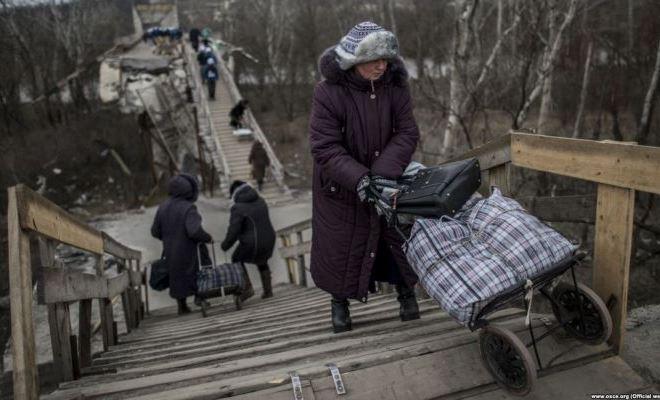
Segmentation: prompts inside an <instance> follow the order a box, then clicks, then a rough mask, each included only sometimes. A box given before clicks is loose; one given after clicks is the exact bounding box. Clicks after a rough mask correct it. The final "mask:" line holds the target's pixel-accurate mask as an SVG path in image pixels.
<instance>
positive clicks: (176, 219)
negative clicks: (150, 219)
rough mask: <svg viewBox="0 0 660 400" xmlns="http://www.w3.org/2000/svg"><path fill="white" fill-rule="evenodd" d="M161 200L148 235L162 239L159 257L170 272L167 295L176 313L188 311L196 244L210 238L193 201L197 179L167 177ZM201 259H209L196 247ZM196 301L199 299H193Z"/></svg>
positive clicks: (203, 249)
mask: <svg viewBox="0 0 660 400" xmlns="http://www.w3.org/2000/svg"><path fill="white" fill-rule="evenodd" d="M168 193H169V195H170V197H169V198H168V199H167V200H165V202H163V203H162V204H161V205H160V206H158V211H156V217H155V218H154V223H153V225H152V226H151V235H152V236H153V237H155V238H157V239H160V240H161V241H162V242H163V258H164V259H165V261H166V263H167V267H168V270H169V275H170V296H171V297H172V298H175V299H176V300H177V304H178V308H179V314H187V313H189V312H190V309H189V308H188V305H187V304H186V298H187V297H188V296H193V295H195V294H196V293H197V271H198V269H199V267H198V263H199V259H198V252H197V246H198V244H199V243H209V242H211V241H213V238H212V237H211V235H209V234H208V233H207V232H206V231H205V230H204V228H202V217H201V216H200V215H199V213H198V212H197V207H196V206H195V201H197V196H198V195H199V184H198V183H197V179H196V178H195V177H193V176H191V175H188V174H180V175H177V176H175V177H173V178H172V179H170V182H169V187H168ZM200 253H201V257H202V262H203V263H204V264H205V265H206V264H209V263H210V262H211V261H210V260H209V257H208V249H207V248H206V246H205V245H202V246H200ZM195 301H196V303H198V302H199V301H200V299H197V298H196V299H195Z"/></svg>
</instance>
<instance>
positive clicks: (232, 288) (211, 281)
mask: <svg viewBox="0 0 660 400" xmlns="http://www.w3.org/2000/svg"><path fill="white" fill-rule="evenodd" d="M244 284H245V277H244V269H243V266H242V265H241V263H225V264H218V265H207V266H202V267H201V268H200V270H199V272H198V273H197V294H198V295H200V296H202V297H211V296H216V295H217V293H219V292H220V291H221V288H223V289H224V291H225V293H227V294H229V293H235V292H240V290H241V288H243V285H244Z"/></svg>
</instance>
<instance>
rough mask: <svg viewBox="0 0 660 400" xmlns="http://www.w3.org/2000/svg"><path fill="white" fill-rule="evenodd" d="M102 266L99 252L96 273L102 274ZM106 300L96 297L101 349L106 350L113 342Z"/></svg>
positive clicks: (101, 256) (101, 257)
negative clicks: (101, 342)
mask: <svg viewBox="0 0 660 400" xmlns="http://www.w3.org/2000/svg"><path fill="white" fill-rule="evenodd" d="M103 267H104V262H103V255H102V254H99V255H97V256H96V275H98V276H103ZM106 302H107V299H98V305H99V318H100V320H101V337H102V338H103V351H108V349H109V348H110V346H111V345H112V344H113V343H112V341H111V337H112V325H110V324H109V321H108V319H107V318H106V317H107V315H106V314H107V313H106Z"/></svg>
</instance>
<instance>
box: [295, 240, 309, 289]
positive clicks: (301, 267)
mask: <svg viewBox="0 0 660 400" xmlns="http://www.w3.org/2000/svg"><path fill="white" fill-rule="evenodd" d="M296 236H297V237H298V244H297V245H298V246H303V245H305V244H306V243H308V249H309V250H308V251H307V252H304V253H300V254H298V257H297V261H298V278H299V281H298V285H300V286H303V287H307V269H306V267H305V253H309V252H311V251H312V242H304V241H303V233H302V231H298V232H297V233H296Z"/></svg>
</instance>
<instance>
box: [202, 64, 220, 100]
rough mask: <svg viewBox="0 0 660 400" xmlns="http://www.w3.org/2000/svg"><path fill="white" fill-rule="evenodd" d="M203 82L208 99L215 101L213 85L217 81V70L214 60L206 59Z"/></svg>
mask: <svg viewBox="0 0 660 400" xmlns="http://www.w3.org/2000/svg"><path fill="white" fill-rule="evenodd" d="M204 80H205V81H206V86H208V89H209V99H210V100H215V83H216V81H217V80H218V69H217V68H216V66H215V59H214V58H211V57H209V58H207V59H206V67H205V68H204Z"/></svg>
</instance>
